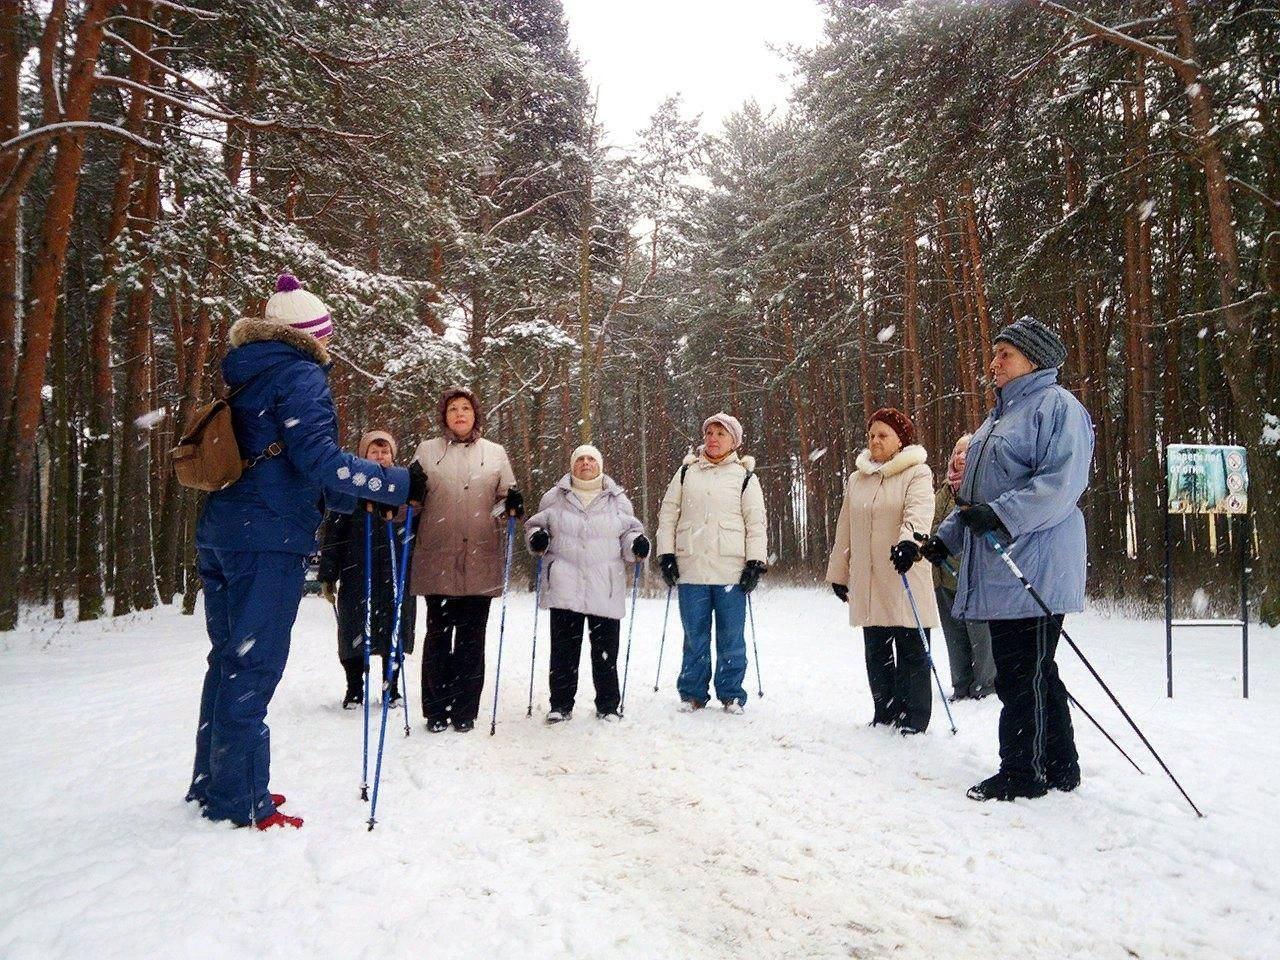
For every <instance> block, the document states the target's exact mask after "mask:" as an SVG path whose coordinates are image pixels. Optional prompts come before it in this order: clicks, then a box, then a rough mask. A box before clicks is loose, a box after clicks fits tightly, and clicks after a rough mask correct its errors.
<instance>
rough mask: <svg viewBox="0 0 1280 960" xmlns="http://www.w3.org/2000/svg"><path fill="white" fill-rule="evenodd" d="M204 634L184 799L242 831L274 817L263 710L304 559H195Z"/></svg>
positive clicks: (229, 553) (207, 552)
mask: <svg viewBox="0 0 1280 960" xmlns="http://www.w3.org/2000/svg"><path fill="white" fill-rule="evenodd" d="M198 559H199V571H200V579H201V580H202V581H203V582H204V612H205V621H206V623H207V626H208V629H209V643H210V650H209V669H208V671H207V672H206V673H205V677H204V690H203V692H202V693H201V696H200V722H199V725H198V726H197V728H196V761H195V770H194V772H193V774H192V780H191V789H190V791H189V793H188V795H187V796H188V799H192V800H197V801H199V802H200V803H201V804H202V806H203V807H204V815H205V816H206V817H208V818H209V819H211V820H230V821H231V822H232V823H235V824H239V825H241V826H243V825H247V824H250V823H256V822H258V821H260V820H264V819H266V818H267V817H269V816H271V814H273V813H275V809H276V808H275V804H274V803H272V802H271V793H270V791H269V790H268V789H267V782H268V779H269V774H270V767H271V734H270V731H268V730H267V725H266V723H265V720H266V716H267V706H268V704H270V703H271V696H272V694H274V693H275V690H276V684H278V683H279V682H280V677H281V675H282V674H283V673H284V665H285V661H287V660H288V659H289V634H290V632H291V631H292V630H293V622H294V620H295V619H296V618H297V616H298V604H299V603H301V601H302V581H303V577H304V571H305V558H304V557H302V556H301V555H299V554H296V553H279V552H267V551H263V552H256V551H249V550H214V549H210V548H205V547H201V548H200V549H199V551H198Z"/></svg>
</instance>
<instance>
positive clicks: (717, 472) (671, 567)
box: [658, 413, 767, 713]
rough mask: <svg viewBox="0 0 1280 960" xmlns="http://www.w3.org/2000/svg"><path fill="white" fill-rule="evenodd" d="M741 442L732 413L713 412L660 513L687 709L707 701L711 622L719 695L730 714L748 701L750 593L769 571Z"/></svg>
mask: <svg viewBox="0 0 1280 960" xmlns="http://www.w3.org/2000/svg"><path fill="white" fill-rule="evenodd" d="M740 446H742V424H740V423H739V422H738V420H737V419H736V418H735V417H731V416H730V415H729V414H727V413H717V414H715V415H714V416H710V417H708V418H707V419H706V420H705V421H704V422H703V424H702V446H701V447H699V448H698V453H697V455H696V456H693V455H691V456H689V457H686V458H685V462H684V464H683V466H681V467H680V469H679V470H678V471H676V475H675V476H674V477H672V478H671V483H670V484H669V485H668V486H667V492H666V495H665V496H664V497H663V498H662V510H661V513H660V514H659V516H658V555H659V556H658V563H659V566H660V567H661V569H662V576H663V578H664V579H665V580H666V581H667V585H668V586H671V587H675V586H676V585H677V584H678V585H679V590H678V595H679V599H680V621H681V623H682V624H683V625H684V659H683V662H682V664H681V667H680V677H679V679H678V680H677V681H676V689H677V691H678V692H679V694H680V701H681V705H680V709H681V711H684V712H688V711H690V710H701V709H702V708H703V707H705V706H706V705H707V702H708V699H709V697H708V692H709V691H708V687H709V686H710V684H711V680H712V671H711V626H712V620H713V619H714V621H715V637H716V666H715V692H716V699H717V700H719V701H720V704H721V706H722V707H724V709H725V712H727V713H742V708H743V706H744V705H745V704H746V702H747V691H746V690H745V689H743V686H742V680H743V677H745V676H746V673H747V643H746V637H745V635H744V624H745V621H746V617H747V594H748V593H750V592H751V591H752V590H754V589H755V588H756V584H758V583H759V582H760V575H761V574H763V573H764V571H765V558H766V556H767V552H766V551H767V547H766V525H765V508H764V491H763V490H761V489H760V479H759V478H758V477H756V476H755V474H754V472H753V471H754V470H755V461H754V460H753V459H752V458H751V457H739V456H738V452H737V451H738V448H739V447H740Z"/></svg>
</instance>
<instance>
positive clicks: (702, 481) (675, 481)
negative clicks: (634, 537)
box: [658, 452, 768, 584]
mask: <svg viewBox="0 0 1280 960" xmlns="http://www.w3.org/2000/svg"><path fill="white" fill-rule="evenodd" d="M755 465H756V462H755V460H754V459H752V458H751V457H742V458H739V457H738V455H737V454H736V453H731V454H730V455H729V456H728V457H726V458H725V459H724V460H721V461H720V462H719V463H712V462H711V461H710V460H708V459H707V458H706V457H704V456H702V455H701V452H699V454H698V455H696V456H695V455H694V454H690V455H689V456H687V457H685V458H684V465H683V466H682V467H681V469H680V470H677V471H676V475H675V476H674V477H672V478H671V483H669V484H668V485H667V492H666V495H665V496H663V498H662V509H661V511H660V512H659V513H658V556H662V555H663V554H664V553H674V554H675V555H676V561H677V562H678V563H679V565H680V582H681V583H704V584H705V583H714V584H731V583H737V582H738V578H739V577H741V576H742V568H743V567H745V566H746V564H747V561H748V560H759V561H760V562H761V563H767V562H768V561H767V556H768V553H767V544H766V527H765V512H764V491H763V490H761V489H760V479H759V477H755V476H752V477H751V479H750V481H748V482H747V484H746V488H745V489H743V481H745V480H746V479H747V475H748V473H749V472H750V471H753V470H755Z"/></svg>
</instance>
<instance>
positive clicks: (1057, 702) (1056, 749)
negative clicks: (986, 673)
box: [991, 614, 1080, 782]
mask: <svg viewBox="0 0 1280 960" xmlns="http://www.w3.org/2000/svg"><path fill="white" fill-rule="evenodd" d="M1061 632H1062V615H1061V614H1059V615H1057V616H1054V617H1027V618H1025V619H1022V620H992V621H991V652H992V654H993V655H994V657H995V661H996V694H997V695H998V696H999V697H1000V704H1001V710H1000V770H1001V772H1003V773H1008V774H1011V775H1013V776H1017V777H1025V778H1028V779H1033V780H1037V781H1041V782H1043V781H1044V780H1045V779H1046V778H1051V777H1055V776H1061V775H1064V774H1074V773H1079V770H1080V759H1079V755H1078V754H1077V753H1076V741H1075V733H1074V731H1073V730H1072V729H1071V708H1070V705H1069V704H1068V702H1067V688H1066V687H1065V686H1063V684H1062V679H1061V678H1060V677H1059V676H1058V665H1057V664H1056V663H1055V662H1054V659H1053V656H1054V653H1055V652H1056V650H1057V648H1058V636H1059V634H1061Z"/></svg>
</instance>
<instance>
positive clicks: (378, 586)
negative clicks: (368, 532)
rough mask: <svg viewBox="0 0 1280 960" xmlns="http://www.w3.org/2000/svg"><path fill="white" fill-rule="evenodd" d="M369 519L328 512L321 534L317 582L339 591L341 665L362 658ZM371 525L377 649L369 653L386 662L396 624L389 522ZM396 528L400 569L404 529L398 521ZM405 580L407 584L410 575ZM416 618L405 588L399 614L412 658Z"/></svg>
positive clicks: (362, 514)
mask: <svg viewBox="0 0 1280 960" xmlns="http://www.w3.org/2000/svg"><path fill="white" fill-rule="evenodd" d="M365 516H366V514H365V511H363V510H357V511H356V512H355V513H352V514H345V513H334V512H330V513H329V514H328V516H326V517H325V520H324V525H323V526H322V528H321V531H320V575H319V577H318V579H319V580H321V581H322V582H324V583H336V584H337V585H338V659H339V660H352V659H358V658H363V657H364V649H363V637H364V592H365V576H364V555H365V552H364V537H365ZM372 521H373V523H372V527H373V531H372V532H373V590H372V593H371V595H370V611H369V620H370V633H371V635H372V637H373V648H372V650H371V651H370V652H371V653H374V654H380V655H382V656H386V655H387V650H388V647H389V646H390V643H389V640H390V637H391V627H392V623H393V621H394V610H393V606H394V599H395V583H394V582H393V580H392V578H391V552H390V550H388V549H387V521H386V520H384V519H382V518H381V517H379V516H377V515H376V514H375V515H374V517H373V518H372ZM394 527H395V547H396V563H397V564H399V563H400V556H401V550H400V545H401V543H402V540H401V537H402V536H403V535H404V524H403V523H402V522H400V520H399V518H398V519H397V522H396V523H395V524H394ZM410 554H412V549H411V550H410ZM405 577H406V581H405V582H406V583H407V582H408V580H407V578H408V573H407V571H406V574H405ZM414 612H415V604H414V596H413V594H411V593H409V591H408V588H407V587H406V589H405V597H404V604H403V610H402V612H401V614H400V639H401V643H402V644H403V645H404V652H405V653H413V626H414Z"/></svg>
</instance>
